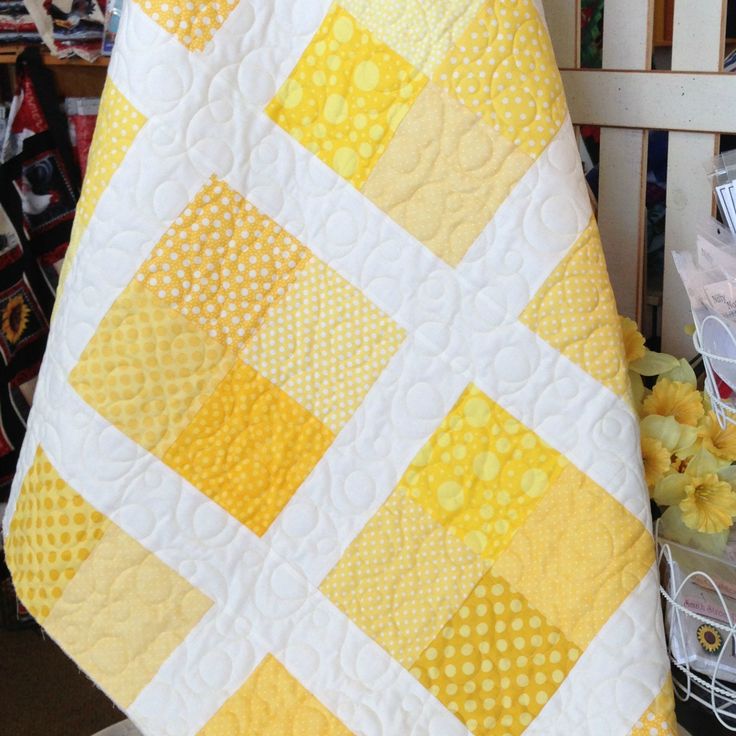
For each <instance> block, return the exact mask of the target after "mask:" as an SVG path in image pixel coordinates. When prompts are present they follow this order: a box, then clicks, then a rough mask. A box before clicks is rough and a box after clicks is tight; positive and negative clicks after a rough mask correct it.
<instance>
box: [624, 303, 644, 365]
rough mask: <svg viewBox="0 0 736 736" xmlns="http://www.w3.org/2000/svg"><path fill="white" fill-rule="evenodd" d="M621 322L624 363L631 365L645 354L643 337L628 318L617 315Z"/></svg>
mask: <svg viewBox="0 0 736 736" xmlns="http://www.w3.org/2000/svg"><path fill="white" fill-rule="evenodd" d="M619 321H620V322H621V332H622V333H623V337H624V350H625V352H626V362H627V363H629V364H631V363H633V362H634V361H635V360H639V359H640V358H643V357H644V355H645V354H646V348H645V347H644V335H642V334H641V332H639V328H638V327H637V326H636V322H634V320H633V319H629V318H628V317H622V316H621V315H619Z"/></svg>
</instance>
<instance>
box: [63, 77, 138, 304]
mask: <svg viewBox="0 0 736 736" xmlns="http://www.w3.org/2000/svg"><path fill="white" fill-rule="evenodd" d="M145 122H146V117H145V116H144V115H143V114H142V113H141V112H139V111H138V110H137V109H136V108H135V107H133V105H131V104H130V102H128V100H127V99H126V98H125V97H124V96H123V94H122V93H121V92H120V90H119V89H118V88H117V87H116V86H115V85H114V84H113V82H112V80H111V79H108V80H107V82H106V83H105V89H104V91H103V93H102V98H101V99H100V110H99V114H98V117H97V125H96V127H95V135H94V139H93V141H92V146H91V147H90V152H89V166H88V168H87V174H86V175H85V177H84V185H83V187H82V194H81V196H80V198H79V202H77V213H76V216H75V218H74V226H73V228H72V234H71V238H70V241H69V248H68V249H67V253H66V257H65V259H64V265H63V267H62V270H61V275H60V277H59V293H61V289H62V287H63V284H64V282H65V280H66V277H67V274H68V273H69V269H70V268H71V264H72V261H73V260H74V256H75V254H76V252H77V248H78V247H79V241H80V240H81V239H82V235H83V234H84V231H85V230H86V229H87V225H89V221H90V220H91V219H92V213H93V212H94V210H95V208H96V207H97V203H98V202H99V201H100V197H101V196H102V193H103V192H104V191H105V189H107V185H108V184H109V183H110V179H112V177H113V174H114V173H115V172H116V171H117V169H118V168H119V166H120V164H122V162H123V159H124V158H125V154H126V153H127V152H128V149H129V148H130V147H131V146H132V145H133V141H134V140H135V137H136V135H138V131H139V130H140V129H141V128H142V127H143V125H144V124H145Z"/></svg>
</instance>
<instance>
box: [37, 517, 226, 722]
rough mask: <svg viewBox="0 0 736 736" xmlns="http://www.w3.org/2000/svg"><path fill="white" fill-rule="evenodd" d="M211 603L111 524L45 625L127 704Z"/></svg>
mask: <svg viewBox="0 0 736 736" xmlns="http://www.w3.org/2000/svg"><path fill="white" fill-rule="evenodd" d="M211 605H212V601H211V600H210V599H209V598H207V597H206V596H205V595H204V594H203V593H201V592H200V591H199V590H198V589H197V588H194V587H192V586H191V585H190V584H189V583H188V582H187V581H186V580H184V578H182V577H181V576H180V575H178V574H177V573H176V572H174V570H172V569H171V568H169V567H167V566H166V565H164V563H163V562H161V561H160V560H159V559H158V558H157V557H156V556H155V555H153V554H151V553H150V552H149V551H148V550H147V549H145V548H144V547H143V546H141V545H140V544H139V543H138V542H136V541H135V540H134V539H133V538H132V537H129V536H128V535H127V534H125V533H124V532H123V531H122V530H121V529H120V528H119V527H117V526H115V525H114V524H111V525H110V527H109V528H108V530H107V532H106V533H105V535H104V536H103V538H102V540H101V541H100V542H99V544H98V545H97V546H96V547H95V548H94V549H93V550H92V554H90V556H89V558H88V559H87V563H86V564H85V565H84V567H83V568H82V569H81V570H80V571H79V572H78V573H77V575H76V576H75V577H74V578H73V579H72V581H71V582H70V583H69V585H68V586H67V588H66V590H65V591H64V595H63V596H62V598H61V599H60V600H59V602H58V603H57V604H56V606H55V607H54V609H53V611H52V612H51V615H50V616H49V617H48V618H47V619H46V622H45V624H44V626H45V627H46V629H47V630H48V632H49V633H50V634H51V636H52V637H53V638H54V639H55V640H56V641H57V642H59V644H60V645H61V646H62V647H63V648H64V650H65V651H66V652H67V654H69V656H71V657H72V658H73V659H75V660H76V661H77V663H78V664H79V665H80V667H82V669H84V670H85V671H86V672H87V674H88V675H89V676H90V677H92V678H93V679H94V681H95V682H96V683H97V684H98V685H99V686H100V687H101V688H102V689H103V690H104V691H105V692H106V693H107V694H108V695H109V696H110V697H111V698H113V699H114V700H115V701H116V702H117V703H118V704H119V705H120V706H122V707H123V708H125V707H127V706H129V705H130V704H131V703H132V702H133V700H135V698H136V696H137V695H138V693H139V692H140V691H141V690H142V689H143V688H144V687H145V685H147V684H148V683H149V682H150V681H151V679H152V678H153V676H154V675H155V674H156V672H157V671H158V669H159V668H160V667H161V665H162V664H163V663H164V661H165V660H166V659H167V658H168V656H169V655H170V654H171V653H172V652H173V651H174V649H176V647H178V646H179V645H180V644H181V643H182V641H183V640H184V637H186V635H187V634H188V633H189V632H190V631H191V629H192V628H193V627H194V626H195V625H196V623H197V622H198V621H199V620H200V619H201V618H202V616H203V615H204V614H205V613H206V611H207V610H208V609H209V608H210V606H211Z"/></svg>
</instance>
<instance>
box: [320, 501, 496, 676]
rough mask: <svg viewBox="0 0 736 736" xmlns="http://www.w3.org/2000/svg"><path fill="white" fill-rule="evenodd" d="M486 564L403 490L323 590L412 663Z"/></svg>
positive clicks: (398, 656)
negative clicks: (411, 499) (407, 496)
mask: <svg viewBox="0 0 736 736" xmlns="http://www.w3.org/2000/svg"><path fill="white" fill-rule="evenodd" d="M487 569H488V563H487V562H485V561H483V560H482V559H481V558H480V557H478V556H477V555H475V554H474V553H473V552H472V551H471V550H469V549H468V548H467V547H465V546H464V545H463V544H462V542H461V541H460V540H459V539H457V538H456V537H454V536H453V535H451V534H450V533H449V532H448V531H447V530H445V529H444V528H443V527H442V526H440V525H439V524H438V523H437V522H436V521H434V520H433V519H432V518H431V517H430V516H429V515H428V514H427V513H426V512H425V511H424V510H423V509H422V508H421V507H419V506H418V505H417V504H415V503H414V502H413V501H410V500H409V499H408V498H406V496H405V495H404V494H403V493H402V492H401V491H398V492H394V493H392V494H391V496H389V498H388V500H387V501H386V503H385V504H384V505H383V506H382V507H381V509H380V510H379V511H378V513H377V514H376V515H375V516H374V517H373V518H372V519H371V520H370V521H369V522H368V524H367V525H366V527H365V528H364V529H363V531H362V532H361V533H360V534H359V535H358V537H357V538H356V539H355V541H354V542H353V544H352V545H351V546H350V547H349V548H348V550H347V552H346V553H345V554H344V555H343V557H342V558H341V560H340V562H339V563H338V564H337V566H336V567H335V568H334V569H333V570H332V572H330V574H329V575H328V576H327V578H326V579H325V580H324V582H323V583H322V585H321V590H322V592H323V593H324V594H325V595H327V596H328V597H329V598H330V599H331V600H332V601H333V602H334V603H335V605H337V606H339V607H340V608H341V609H342V610H343V611H344V612H345V613H346V614H347V615H348V616H349V617H350V618H351V619H352V620H353V621H355V623H357V624H358V626H360V627H361V628H362V629H364V630H365V631H366V632H367V633H368V634H369V635H370V636H371V637H372V638H373V639H375V640H376V641H377V642H378V643H379V644H380V645H381V646H382V647H383V648H384V649H386V651H387V652H389V654H391V655H392V656H393V657H394V658H395V659H397V660H398V661H399V662H401V663H402V664H403V665H404V666H405V667H409V666H410V665H411V664H412V663H413V662H414V660H415V659H416V658H417V656H418V655H419V653H420V652H421V651H422V649H424V648H425V647H426V646H427V644H428V643H429V642H430V641H431V640H432V639H433V638H434V637H435V635H436V634H437V632H438V631H439V630H440V628H441V627H442V624H443V623H444V622H445V621H447V619H448V618H449V617H450V616H451V615H452V614H453V613H454V612H455V611H456V610H457V609H458V607H459V606H460V603H461V602H462V601H463V600H464V599H465V598H466V597H467V595H468V593H469V592H470V590H472V588H473V586H474V585H475V584H476V583H477V582H478V580H479V579H480V578H481V576H482V575H483V574H484V572H485V571H486V570H487Z"/></svg>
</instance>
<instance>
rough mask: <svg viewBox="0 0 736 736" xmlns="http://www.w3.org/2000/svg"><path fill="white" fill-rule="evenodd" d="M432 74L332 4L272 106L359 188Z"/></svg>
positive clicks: (282, 123) (305, 141)
mask: <svg viewBox="0 0 736 736" xmlns="http://www.w3.org/2000/svg"><path fill="white" fill-rule="evenodd" d="M426 82H427V78H426V77H425V76H424V75H423V74H421V73H420V72H418V71H417V70H416V69H414V67H412V65H411V64H409V63H408V62H407V61H406V60H404V59H402V58H401V57H400V56H399V55H398V54H397V53H396V52H395V51H393V50H392V49H391V48H389V47H388V46H386V45H385V44H384V43H382V42H381V41H379V40H378V39H377V38H376V37H374V36H373V34H372V33H371V32H370V31H368V30H367V29H366V28H364V27H363V26H361V25H360V24H359V23H358V22H357V21H356V20H355V18H353V16H352V15H350V13H348V12H347V11H345V10H343V9H342V8H341V7H339V6H338V5H334V6H333V7H332V9H331V10H330V12H329V13H328V14H327V16H326V17H325V19H324V21H323V23H322V26H321V27H320V29H319V31H317V33H316V34H315V36H314V38H313V39H312V41H311V42H310V44H309V46H308V47H307V49H306V50H305V52H304V54H303V56H302V58H301V59H300V60H299V63H298V64H297V65H296V67H295V68H294V70H293V71H292V73H291V75H290V76H289V78H288V79H287V80H286V82H284V84H283V85H282V86H281V89H279V91H278V93H277V94H276V96H275V97H274V99H273V100H272V101H271V102H270V103H269V105H268V107H267V108H266V112H267V113H268V115H269V116H270V117H271V118H272V119H273V120H274V122H276V123H278V124H279V125H280V126H281V127H282V128H283V129H284V130H285V131H286V132H287V133H290V134H291V135H292V136H293V137H294V138H296V140H298V141H299V142H300V143H301V144H302V145H303V146H305V147H306V148H308V149H309V150H310V151H312V153H314V154H316V155H317V156H318V157H319V158H320V159H322V161H324V162H325V163H326V164H327V165H328V166H330V167H332V168H333V169H334V170H335V171H336V172H337V173H338V174H340V176H342V177H344V178H345V179H347V180H348V181H350V182H352V183H353V185H354V186H355V187H357V188H360V187H361V186H362V185H363V182H365V180H366V178H367V177H368V174H369V173H370V171H371V169H372V168H373V166H375V163H376V161H377V160H378V158H379V157H380V156H381V154H382V153H383V152H384V150H385V148H386V145H387V143H388V141H389V140H390V139H391V136H392V135H393V133H394V131H395V130H396V128H397V127H398V126H399V123H400V122H401V121H402V120H403V118H404V116H405V115H406V113H407V112H408V111H409V108H410V107H411V105H412V103H413V102H414V100H415V99H416V96H417V95H418V94H419V92H420V91H421V90H422V88H423V87H424V85H425V84H426Z"/></svg>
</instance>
